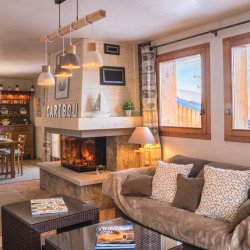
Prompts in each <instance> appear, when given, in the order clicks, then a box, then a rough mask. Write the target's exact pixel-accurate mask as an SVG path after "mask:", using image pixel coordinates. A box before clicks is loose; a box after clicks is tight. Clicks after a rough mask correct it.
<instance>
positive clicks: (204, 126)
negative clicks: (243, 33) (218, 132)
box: [156, 43, 211, 140]
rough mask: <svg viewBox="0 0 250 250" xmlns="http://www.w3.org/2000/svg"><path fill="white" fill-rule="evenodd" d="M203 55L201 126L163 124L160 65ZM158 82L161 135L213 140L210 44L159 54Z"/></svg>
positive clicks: (157, 61) (157, 60)
mask: <svg viewBox="0 0 250 250" xmlns="http://www.w3.org/2000/svg"><path fill="white" fill-rule="evenodd" d="M196 54H200V55H201V86H202V91H201V95H202V96H201V128H194V127H190V128H188V127H175V126H161V124H160V120H161V117H160V116H161V105H160V103H161V87H160V76H159V65H160V63H162V62H165V61H169V60H174V59H180V58H183V57H187V56H192V55H196ZM156 63H157V83H158V110H159V131H160V135H161V136H170V137H182V138H194V139H204V140H211V100H210V44H209V43H204V44H200V45H196V46H192V47H188V48H184V49H180V50H176V51H171V52H167V53H164V54H160V55H157V59H156Z"/></svg>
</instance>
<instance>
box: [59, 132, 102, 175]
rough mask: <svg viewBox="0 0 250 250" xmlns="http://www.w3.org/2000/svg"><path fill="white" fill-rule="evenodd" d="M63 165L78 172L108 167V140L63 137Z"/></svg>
mask: <svg viewBox="0 0 250 250" xmlns="http://www.w3.org/2000/svg"><path fill="white" fill-rule="evenodd" d="M61 165H62V166H63V167H66V168H69V169H72V170H74V171H77V172H88V171H95V170H96V167H97V166H99V165H104V166H106V138H105V137H95V138H79V137H74V136H61Z"/></svg>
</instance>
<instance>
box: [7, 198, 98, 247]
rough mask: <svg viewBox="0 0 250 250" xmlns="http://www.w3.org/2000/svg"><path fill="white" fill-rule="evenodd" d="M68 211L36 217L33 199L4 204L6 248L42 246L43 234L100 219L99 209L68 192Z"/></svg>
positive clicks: (62, 230)
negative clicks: (32, 205) (32, 211)
mask: <svg viewBox="0 0 250 250" xmlns="http://www.w3.org/2000/svg"><path fill="white" fill-rule="evenodd" d="M57 196H60V197H63V199H64V201H65V204H66V205H67V207H68V212H67V213H65V214H57V215H50V216H41V217H34V216H32V215H31V207H30V201H24V202H19V203H14V204H9V205H5V206H2V241H3V249H4V250H14V249H25V250H29V249H30V250H31V249H32V250H36V249H41V242H40V235H41V233H44V232H48V231H52V230H57V232H58V233H61V232H65V231H68V230H72V229H76V228H80V227H83V226H88V225H92V224H95V223H98V222H99V209H98V208H96V207H94V206H92V205H89V204H87V203H83V202H81V201H79V200H76V199H74V198H71V197H68V196H66V195H57Z"/></svg>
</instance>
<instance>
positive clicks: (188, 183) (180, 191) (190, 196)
mask: <svg viewBox="0 0 250 250" xmlns="http://www.w3.org/2000/svg"><path fill="white" fill-rule="evenodd" d="M203 185H204V179H202V178H186V177H185V176H183V175H181V174H178V176H177V190H176V194H175V197H174V200H173V202H172V206H174V207H178V208H181V209H185V210H187V211H190V212H194V211H195V210H196V209H197V208H198V206H199V203H200V198H201V192H202V188H203Z"/></svg>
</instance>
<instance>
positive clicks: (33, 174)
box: [0, 167, 40, 185]
mask: <svg viewBox="0 0 250 250" xmlns="http://www.w3.org/2000/svg"><path fill="white" fill-rule="evenodd" d="M39 179H40V169H39V167H23V175H21V174H18V173H16V178H10V175H8V178H5V175H0V185H2V184H10V183H16V182H23V181H32V180H39Z"/></svg>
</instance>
